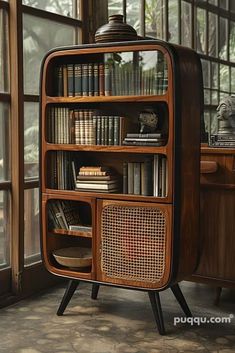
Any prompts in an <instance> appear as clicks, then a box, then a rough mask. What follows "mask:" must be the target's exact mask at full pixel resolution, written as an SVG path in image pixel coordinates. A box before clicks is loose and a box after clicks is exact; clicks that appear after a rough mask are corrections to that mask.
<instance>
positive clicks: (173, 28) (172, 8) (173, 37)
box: [168, 0, 179, 43]
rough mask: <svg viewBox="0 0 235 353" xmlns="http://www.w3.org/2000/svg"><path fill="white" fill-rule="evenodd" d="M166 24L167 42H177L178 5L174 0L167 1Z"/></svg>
mask: <svg viewBox="0 0 235 353" xmlns="http://www.w3.org/2000/svg"><path fill="white" fill-rule="evenodd" d="M168 26H169V29H168V37H169V42H171V43H179V31H178V28H179V6H178V2H177V1H175V0H169V3H168Z"/></svg>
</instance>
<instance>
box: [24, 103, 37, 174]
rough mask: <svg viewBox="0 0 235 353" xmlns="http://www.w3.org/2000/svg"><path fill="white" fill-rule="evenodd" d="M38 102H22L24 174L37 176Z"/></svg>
mask: <svg viewBox="0 0 235 353" xmlns="http://www.w3.org/2000/svg"><path fill="white" fill-rule="evenodd" d="M38 111H39V107H38V103H29V102H26V103H25V104H24V174H25V178H32V177H34V178H35V177H38V144H39V141H38V126H39V121H38V118H39V112H38Z"/></svg>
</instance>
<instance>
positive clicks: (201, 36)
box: [196, 8, 206, 54]
mask: <svg viewBox="0 0 235 353" xmlns="http://www.w3.org/2000/svg"><path fill="white" fill-rule="evenodd" d="M196 31H197V32H196V49H197V51H198V52H199V53H203V54H206V11H205V10H203V9H199V8H198V9H197V25H196Z"/></svg>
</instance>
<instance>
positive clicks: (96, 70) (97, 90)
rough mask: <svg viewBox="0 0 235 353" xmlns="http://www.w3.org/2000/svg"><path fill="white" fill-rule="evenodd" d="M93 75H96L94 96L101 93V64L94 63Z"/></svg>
mask: <svg viewBox="0 0 235 353" xmlns="http://www.w3.org/2000/svg"><path fill="white" fill-rule="evenodd" d="M93 75H94V76H93V77H94V90H93V91H94V96H98V95H99V65H98V63H94V66H93Z"/></svg>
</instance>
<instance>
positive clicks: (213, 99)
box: [211, 91, 219, 105]
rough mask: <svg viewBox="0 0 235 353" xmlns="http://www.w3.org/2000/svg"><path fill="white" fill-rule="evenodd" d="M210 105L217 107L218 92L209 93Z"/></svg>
mask: <svg viewBox="0 0 235 353" xmlns="http://www.w3.org/2000/svg"><path fill="white" fill-rule="evenodd" d="M211 104H214V105H218V104H219V94H218V91H212V92H211Z"/></svg>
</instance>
